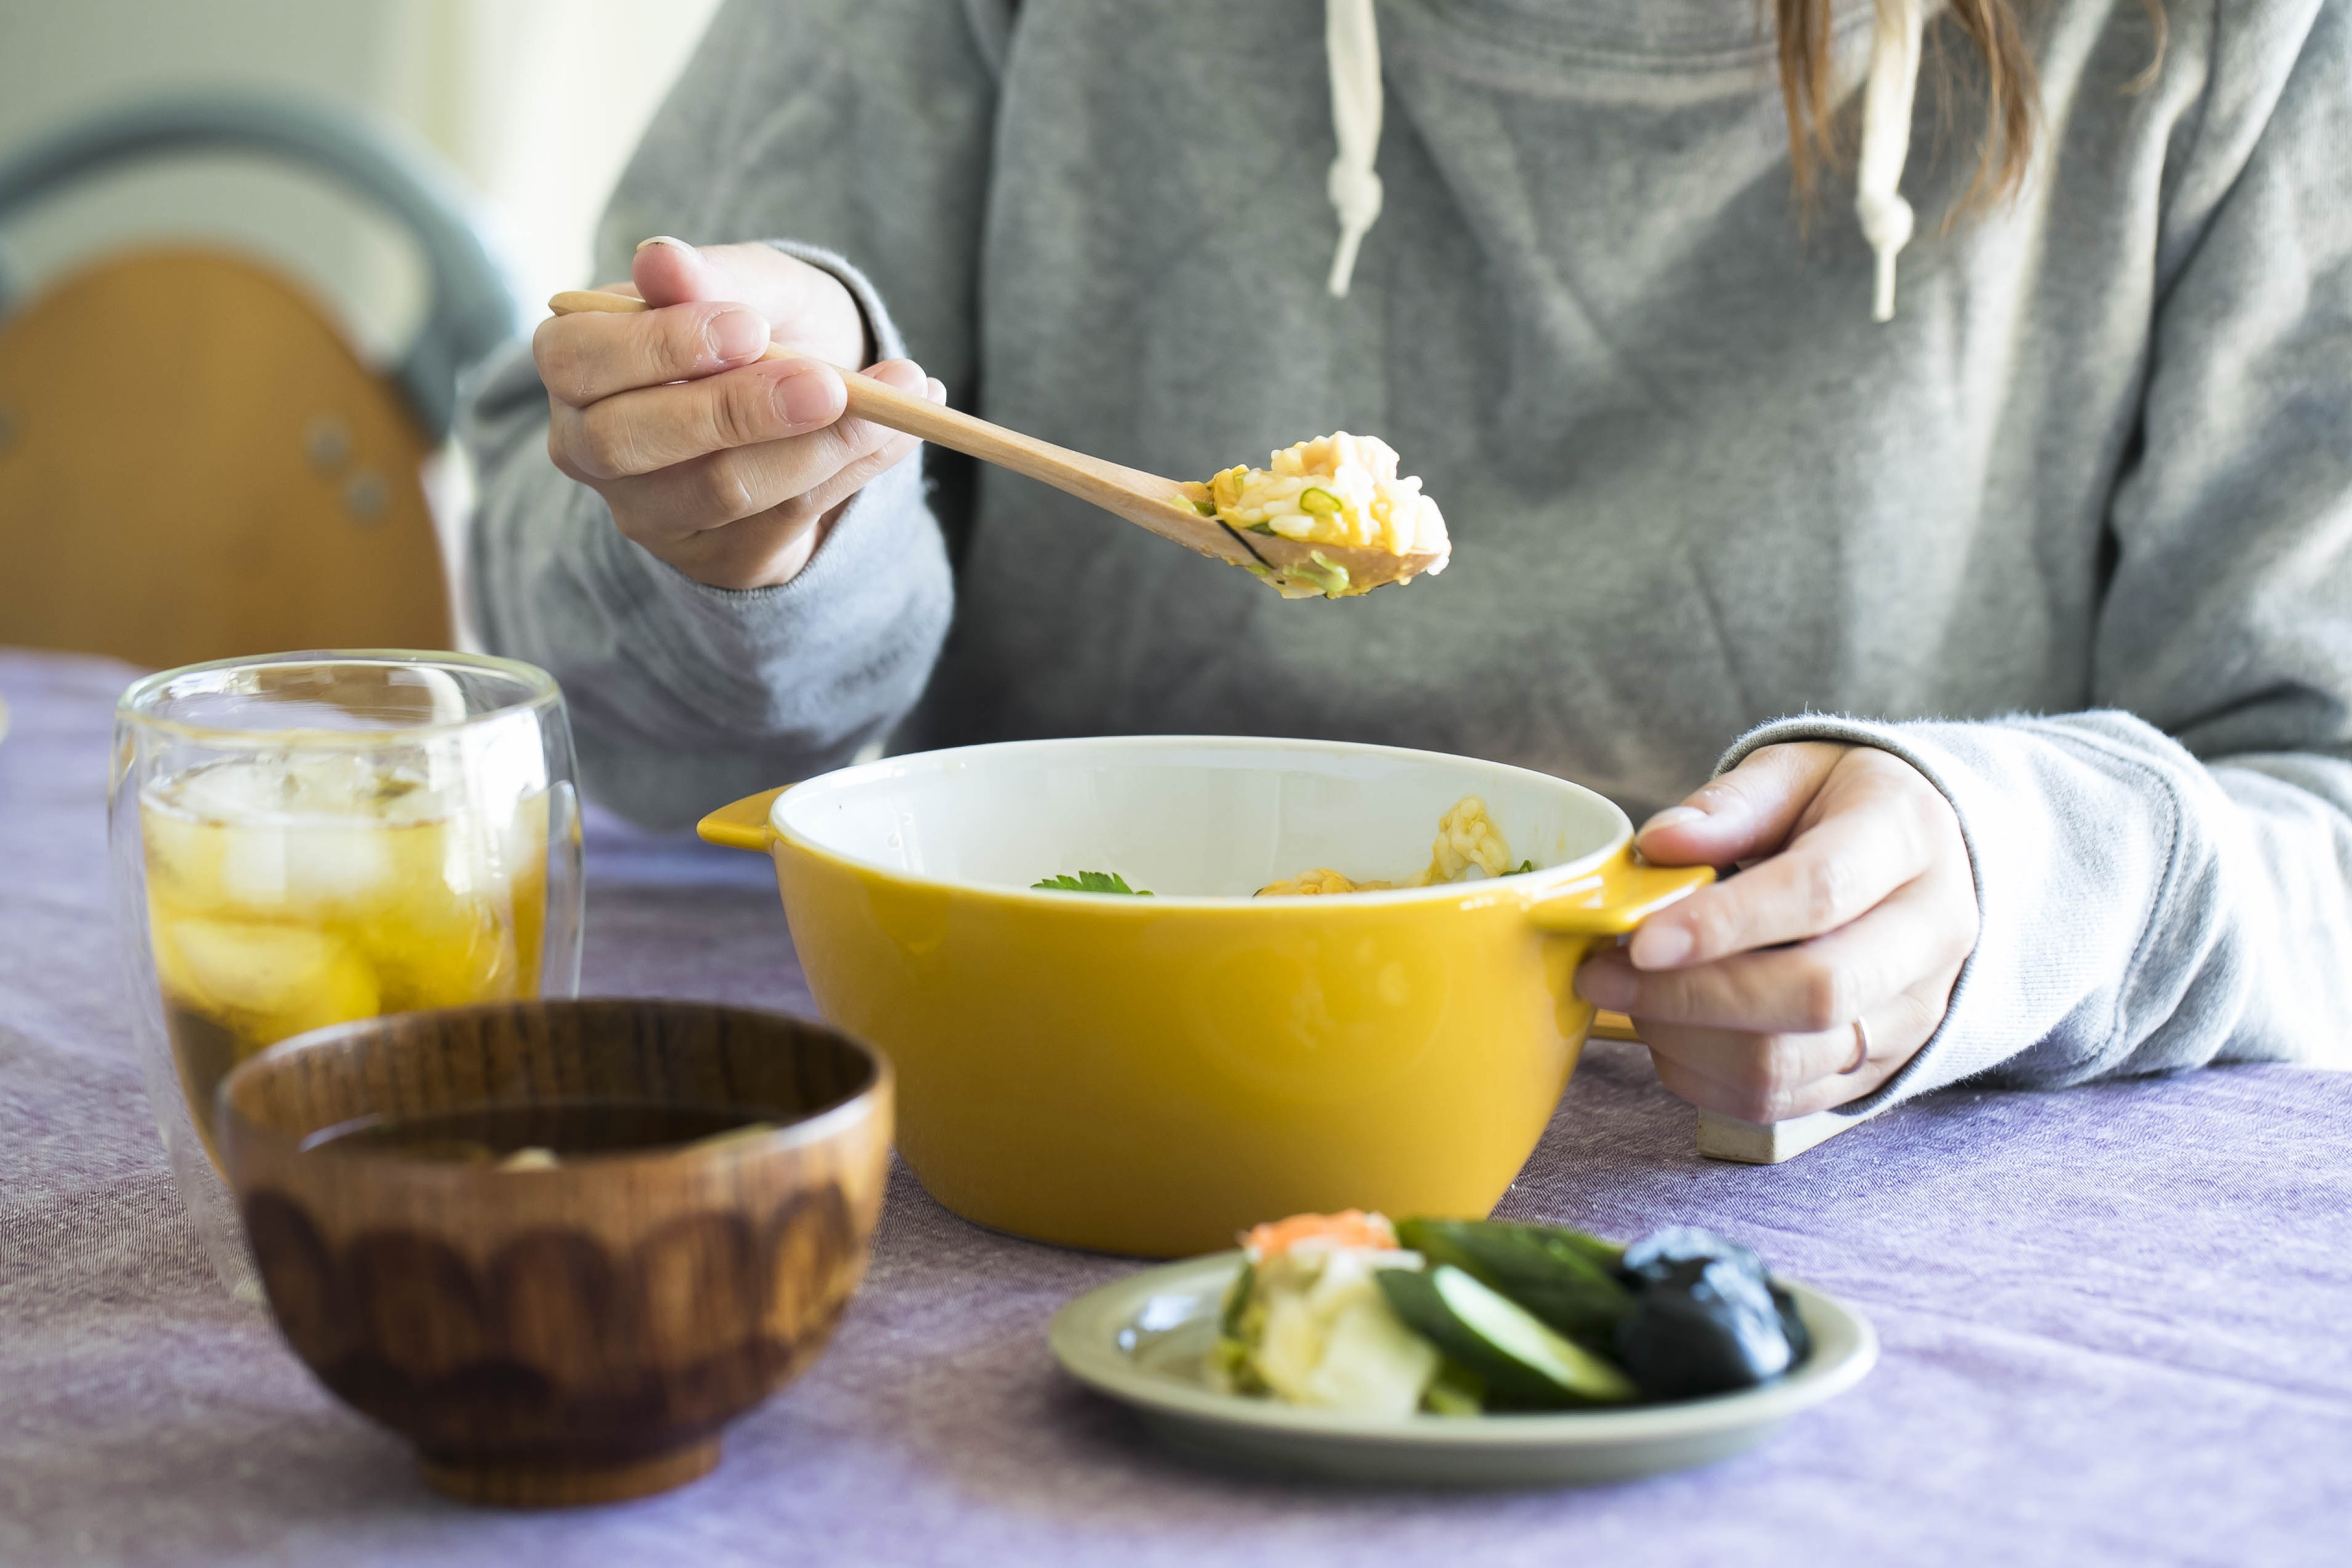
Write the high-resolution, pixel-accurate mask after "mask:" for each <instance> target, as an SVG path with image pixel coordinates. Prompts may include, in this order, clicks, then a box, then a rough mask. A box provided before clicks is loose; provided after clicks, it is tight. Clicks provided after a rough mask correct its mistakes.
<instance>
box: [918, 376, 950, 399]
mask: <svg viewBox="0 0 2352 1568" xmlns="http://www.w3.org/2000/svg"><path fill="white" fill-rule="evenodd" d="M923 395H924V396H925V397H928V398H929V399H930V400H931V401H932V402H933V403H941V404H943V403H945V402H947V400H948V384H947V383H946V382H944V381H941V380H940V378H939V377H938V376H936V375H935V376H932V377H931V378H930V379H929V381H926V382H924V383H923Z"/></svg>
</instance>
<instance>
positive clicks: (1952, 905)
mask: <svg viewBox="0 0 2352 1568" xmlns="http://www.w3.org/2000/svg"><path fill="white" fill-rule="evenodd" d="M1635 842H1636V843H1637V844H1638V846H1639V847H1640V848H1641V851H1642V853H1643V855H1645V856H1647V857H1648V858H1650V859H1651V860H1653V861H1655V862H1657V863H1658V864H1660V865H1664V866H1696V865H1701V864H1706V865H1712V866H1729V865H1734V864H1740V863H1745V862H1751V861H1752V862H1753V863H1752V864H1749V865H1748V868H1747V869H1746V870H1744V871H1742V872H1741V873H1740V874H1739V875H1738V876H1736V877H1732V878H1729V879H1726V880H1724V881H1721V882H1717V883H1715V884H1713V885H1711V886H1708V887H1706V888H1702V889H1699V890H1698V891H1697V892H1696V893H1694V894H1692V895H1691V896H1690V897H1689V898H1687V899H1685V900H1683V901H1682V902H1680V903H1678V904H1675V905H1674V906H1673V907H1672V908H1670V909H1667V910H1663V911H1661V912H1660V913H1658V914H1655V915H1653V916H1652V917H1651V918H1650V919H1649V920H1648V921H1644V922H1643V926H1642V929H1641V930H1640V931H1636V932H1635V933H1634V935H1633V941H1632V942H1630V943H1628V944H1627V945H1625V946H1623V947H1620V948H1612V949H1607V950H1604V951H1602V952H1598V953H1596V954H1594V955H1593V956H1592V957H1591V958H1590V959H1588V960H1586V961H1585V964H1584V967H1583V968H1582V969H1581V970H1580V971H1579V972H1578V973H1577V982H1576V984H1577V989H1578V990H1579V991H1580V992H1581V993H1582V994H1584V996H1585V997H1586V998H1587V999H1588V1000H1590V1001H1591V1002H1594V1003H1596V1004H1598V1005H1601V1006H1603V1007H1613V1008H1615V1009H1617V1010H1618V1011H1619V1012H1622V1013H1627V1014H1630V1015H1632V1016H1633V1018H1634V1019H1635V1020H1636V1021H1637V1022H1638V1023H1639V1024H1640V1025H1641V1027H1642V1038H1643V1042H1644V1043H1645V1044H1647V1045H1648V1046H1649V1047H1650V1055H1651V1058H1652V1059H1653V1060H1654V1062H1655V1063H1656V1064H1657V1069H1658V1077H1659V1079H1661V1080H1662V1081H1663V1082H1664V1084H1665V1086H1666V1087H1667V1088H1668V1089H1672V1090H1674V1091H1675V1093H1676V1094H1678V1095H1680V1096H1682V1097H1683V1098H1684V1099H1685V1100H1689V1101H1690V1102H1691V1103H1692V1104H1694V1105H1697V1106H1701V1107H1704V1108H1705V1109H1706V1110H1717V1111H1721V1112H1723V1113H1725V1114H1727V1115H1730V1116H1737V1117H1740V1118H1742V1119H1744V1120H1746V1121H1784V1120H1786V1119H1787V1118H1789V1117H1792V1116H1802V1115H1805V1114H1807V1113H1808V1112H1811V1111H1815V1110H1827V1109H1828V1108H1829V1107H1831V1106H1833V1105H1841V1104H1843V1103H1844V1102H1845V1101H1847V1100H1853V1099H1856V1098H1858V1097H1860V1096H1862V1095H1864V1094H1867V1093H1869V1092H1870V1091H1871V1090H1872V1089H1876V1088H1877V1087H1878V1086H1879V1085H1880V1084H1882V1083H1884V1082H1885V1081H1886V1080H1887V1079H1889V1078H1891V1077H1893V1076H1894V1075H1895V1071H1896V1069H1898V1068H1901V1067H1902V1066H1903V1064H1904V1063H1905V1062H1907V1061H1909V1060H1910V1059H1911V1058H1912V1057H1913V1056H1915V1055H1916V1054H1917V1052H1918V1049H1919V1047H1921V1046H1923V1045H1926V1044H1927V1040H1928V1038H1929V1037H1931V1036H1932V1035H1934V1034H1935V1032H1936V1029H1937V1026H1938V1025H1940V1024H1941V1023H1942V1022H1943V1020H1944V1009H1945V1007H1946V1006H1947V1005H1948V1004H1949V1003H1950V1001H1951V995H1952V985H1953V983H1954V982H1955V981H1957V980H1958V978H1959V974H1960V966H1961V965H1962V964H1964V963H1967V962H1968V957H1969V953H1970V952H1973V951H1975V948H1976V942H1977V897H1976V881H1975V878H1974V876H1973V874H1972V873H1971V871H1970V869H1969V852H1968V846H1967V843H1966V842H1965V841H1964V840H1963V839H1962V837H1960V824H1959V819H1958V817H1957V816H1954V815H1953V814H1952V808H1951V805H1950V804H1949V803H1948V802H1947V801H1946V800H1945V799H1944V796H1943V795H1942V793H1941V792H1940V791H1938V790H1937V788H1936V786H1935V785H1933V784H1929V783H1928V782H1927V779H1926V777H1925V776H1923V775H1922V774H1921V773H1919V771H1918V770H1917V769H1916V768H1914V767H1912V766H1911V764H1909V763H1906V762H1905V761H1903V759H1901V758H1900V757H1897V756H1895V754H1894V753H1893V752H1883V751H1880V750H1878V749H1877V748H1875V747H1872V746H1847V745H1838V744H1832V743H1830V742H1799V743H1795V744H1790V745H1780V746H1766V747H1764V748H1762V749H1761V750H1759V751H1758V752H1755V753H1754V754H1753V755H1751V756H1749V757H1748V758H1747V759H1746V760H1745V761H1744V762H1742V763H1740V764H1739V765H1738V767H1736V768H1734V769H1732V770H1731V771H1730V772H1729V773H1725V774H1724V775H1723V776H1722V777H1721V778H1718V779H1717V780H1716V781H1715V782H1714V783H1712V784H1708V785H1706V787H1705V788H1703V789H1701V790H1699V791H1698V792H1697V793H1696V794H1695V795H1691V796H1690V797H1689V799H1688V800H1686V801H1685V802H1684V803H1683V804H1682V805H1677V806H1670V807H1668V808H1667V809H1666V810H1664V811H1662V812H1660V813H1658V815H1657V816H1654V817H1652V818H1651V819H1650V820H1649V821H1648V822H1647V823H1646V824H1644V825H1643V828H1642V831H1641V834H1640V836H1639V837H1638V838H1637V839H1636V841H1635ZM1857 1020H1858V1021H1859V1022H1860V1024H1861V1026H1862V1027H1860V1028H1857V1027H1856V1022H1857Z"/></svg>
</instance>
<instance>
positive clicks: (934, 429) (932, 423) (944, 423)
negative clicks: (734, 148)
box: [547, 289, 1198, 549]
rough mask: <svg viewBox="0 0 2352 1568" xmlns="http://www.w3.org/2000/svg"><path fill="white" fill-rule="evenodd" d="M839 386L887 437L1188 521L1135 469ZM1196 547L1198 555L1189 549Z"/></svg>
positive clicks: (1130, 511)
mask: <svg viewBox="0 0 2352 1568" xmlns="http://www.w3.org/2000/svg"><path fill="white" fill-rule="evenodd" d="M547 308H548V309H549V310H552V311H554V312H555V313H556V314H557V315H559V316H571V315H578V314H581V313H583V312H602V313H605V314H611V315H632V314H635V313H636V312H638V311H641V310H648V309H650V308H651V307H649V306H647V305H646V302H645V301H644V300H640V299H637V298H636V297H635V296H634V295H629V294H611V293H606V292H604V290H602V289H571V290H567V291H566V292H564V293H561V294H558V295H556V296H555V297H554V298H553V299H551V300H548V302H547ZM760 357H761V359H763V360H771V359H813V358H814V357H815V356H814V355H813V354H801V353H793V351H792V350H790V349H786V348H782V347H779V346H778V345H776V344H774V343H771V344H769V345H768V351H767V353H763V354H761V356H760ZM834 368H835V370H838V371H840V372H841V383H842V385H844V386H845V387H846V388H848V390H849V412H850V414H851V415H852V416H854V417H856V418H859V419H866V420H871V421H872V422H873V423H875V424H877V425H887V426H889V427H890V428H891V429H893V430H900V431H904V432H905V433H906V434H908V435H909V436H918V437H921V438H922V439H924V440H926V441H929V442H931V443H933V444H934V445H937V446H941V447H947V448H948V449H949V450H950V451H952V452H961V453H963V454H964V455H965V456H966V457H971V458H979V459H980V460H981V461H982V462H983V463H993V464H995V465H996V466H997V467H998V468H1009V469H1011V470H1012V471H1013V472H1014V473H1016V474H1024V475H1026V476H1027V477H1028V478H1030V479H1036V480H1039V481H1040V482H1042V483H1045V484H1049V485H1052V486H1053V487H1054V488H1055V489H1058V490H1065V491H1067V492H1068V493H1069V494H1071V495H1074V496H1076V497H1077V498H1078V499H1079V500H1086V501H1091V502H1093V503H1094V504H1095V505H1097V506H1098V507H1101V508H1103V509H1104V510H1108V511H1111V512H1116V513H1118V515H1119V516H1121V517H1126V518H1128V519H1129V520H1130V521H1138V522H1142V523H1143V524H1144V526H1145V527H1147V528H1151V529H1152V530H1153V531H1155V532H1164V531H1165V530H1163V529H1160V528H1159V527H1157V526H1155V524H1154V523H1153V522H1152V521H1148V520H1147V519H1145V518H1142V517H1138V516H1136V510H1137V504H1138V503H1139V502H1144V503H1165V504H1172V505H1174V506H1178V507H1181V508H1183V509H1185V510H1186V512H1187V513H1188V514H1189V513H1190V512H1191V505H1192V503H1191V502H1190V501H1189V500H1186V498H1185V494H1184V490H1183V487H1181V485H1179V484H1177V483H1176V481H1175V480H1173V479H1162V478H1160V476H1159V475H1157V474H1147V473H1145V472H1143V471H1142V470H1141V469H1139V468H1123V467H1121V466H1120V465H1119V464H1117V463H1107V462H1105V461H1103V460H1102V459H1101V458H1090V457H1088V456H1087V455H1086V454H1085V453H1084V452H1073V451H1071V450H1070V449H1069V448H1068V447H1056V446H1055V445H1054V444H1053V443H1052V442H1050V441H1040V440H1039V439H1037V438H1036V437H1034V436H1024V435H1023V434H1021V433H1020V432H1019V431H1018V430H1008V429H1006V428H1005V427H1004V426H1002V425H992V424H990V423H989V422H988V421H987V420H985V419H981V418H976V417H974V416H971V415H970V414H966V413H964V412H962V411H961V410H960V409H954V408H949V407H946V406H944V405H940V404H937V403H933V402H932V401H931V400H930V399H929V398H927V397H918V396H916V395H914V394H912V393H908V392H901V391H899V390H898V388H897V387H895V386H892V385H891V384H889V383H887V382H882V381H877V380H875V379H874V378H873V377H872V376H870V375H864V374H859V373H857V372H856V371H852V370H847V369H844V368H843V367H842V366H840V365H835V366H834ZM1168 537H1170V538H1173V539H1180V541H1181V542H1184V543H1188V544H1192V543H1193V541H1192V540H1190V539H1189V538H1183V537H1182V536H1181V535H1180V534H1177V533H1170V534H1169V535H1168ZM1193 547H1194V548H1196V549H1197V548H1198V545H1197V544H1194V546H1193Z"/></svg>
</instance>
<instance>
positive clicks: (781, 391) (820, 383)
mask: <svg viewBox="0 0 2352 1568" xmlns="http://www.w3.org/2000/svg"><path fill="white" fill-rule="evenodd" d="M840 407H841V404H840V402H839V400H838V399H837V398H836V397H835V395H834V390H833V378H832V377H831V376H829V375H827V374H825V370H824V366H823V365H817V364H812V365H805V366H803V367H802V368H801V369H799V370H796V371H794V372H793V374H790V375H787V376H785V377H784V378H783V379H782V380H781V381H779V382H777V383H776V411H777V412H778V413H780V414H782V416H784V423H786V424H787V425H830V424H832V423H833V420H834V417H835V414H836V413H837V412H838V411H839V409H840Z"/></svg>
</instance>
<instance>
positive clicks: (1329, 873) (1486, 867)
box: [1257, 795, 1515, 899]
mask: <svg viewBox="0 0 2352 1568" xmlns="http://www.w3.org/2000/svg"><path fill="white" fill-rule="evenodd" d="M1473 867H1475V868H1477V869H1478V870H1480V871H1482V872H1484V873H1486V875H1487V876H1489V877H1507V876H1509V875H1510V874H1511V873H1512V871H1513V870H1514V869H1515V868H1514V866H1513V865H1512V862H1511V847H1510V845H1509V844H1508V843H1507V841H1506V840H1505V839H1504V837H1503V830H1502V829H1501V828H1499V827H1497V826H1495V819H1494V818H1493V817H1491V816H1487V815H1486V802H1485V801H1484V800H1481V799H1480V798H1479V797H1478V796H1476V795H1464V796H1463V797H1462V798H1461V799H1460V800H1457V801H1455V802H1454V806H1453V808H1452V809H1451V810H1449V811H1448V812H1446V814H1445V815H1444V816H1443V817H1441V818H1439V819H1438V824H1437V837H1436V838H1435V839H1434V840H1433V841H1432V842H1431V844H1430V847H1429V865H1428V866H1427V867H1426V868H1423V871H1422V872H1421V874H1420V875H1419V876H1417V877H1415V878H1413V879H1412V880H1411V881H1409V882H1359V881H1356V880H1354V879H1351V878H1349V877H1347V876H1344V875H1342V874H1341V873H1339V872H1338V871H1334V870H1332V869H1331V868H1329V867H1328V866H1318V868H1315V869H1314V870H1312V871H1307V872H1302V873H1301V874H1299V875H1298V876H1296V877H1293V878H1290V879H1287V880H1286V881H1280V882H1269V883H1267V884H1266V885H1265V887H1263V888H1260V889H1258V890H1257V896H1258V897H1259V898H1261V899H1271V898H1290V897H1297V896H1299V895H1302V894H1305V895H1314V894H1320V893H1378V892H1386V891H1388V890H1389V889H1394V888H1433V887H1435V886H1437V885H1438V884H1439V883H1441V882H1459V881H1461V880H1462V879H1464V878H1465V877H1467V876H1468V875H1469V874H1470V871H1471V868H1473Z"/></svg>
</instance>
